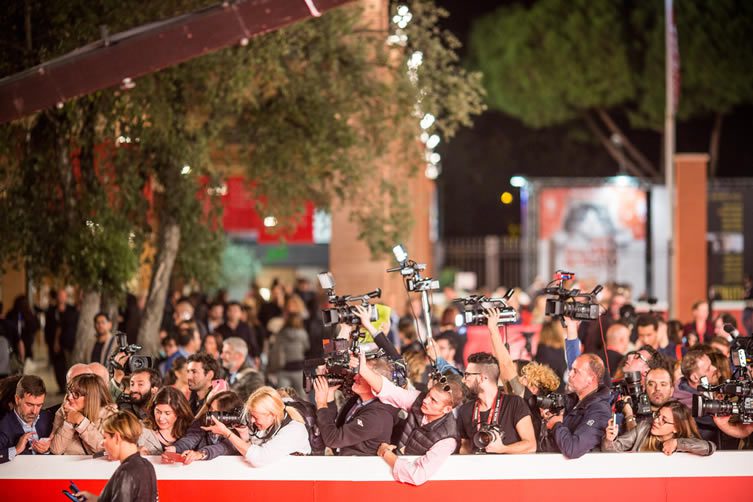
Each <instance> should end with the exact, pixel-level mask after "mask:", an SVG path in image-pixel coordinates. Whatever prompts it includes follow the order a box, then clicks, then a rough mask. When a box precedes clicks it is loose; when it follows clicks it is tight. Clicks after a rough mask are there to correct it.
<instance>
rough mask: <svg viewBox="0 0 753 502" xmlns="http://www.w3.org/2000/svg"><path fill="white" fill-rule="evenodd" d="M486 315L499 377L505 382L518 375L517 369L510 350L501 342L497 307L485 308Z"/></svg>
mask: <svg viewBox="0 0 753 502" xmlns="http://www.w3.org/2000/svg"><path fill="white" fill-rule="evenodd" d="M486 315H487V322H486V325H487V326H488V328H489V335H491V340H492V351H493V352H494V357H496V358H497V362H498V363H499V378H500V380H502V383H507V382H509V381H511V380H512V379H513V378H515V377H517V376H518V370H517V369H516V368H515V362H513V360H512V356H510V352H508V350H507V348H506V347H505V344H504V343H503V342H502V335H501V334H500V332H499V326H498V325H497V323H498V321H499V309H496V308H490V309H486Z"/></svg>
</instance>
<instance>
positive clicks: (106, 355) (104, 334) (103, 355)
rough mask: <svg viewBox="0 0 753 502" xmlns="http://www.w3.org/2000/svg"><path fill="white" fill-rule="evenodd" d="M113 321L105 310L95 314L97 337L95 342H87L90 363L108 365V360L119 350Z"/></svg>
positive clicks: (86, 352)
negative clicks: (113, 334)
mask: <svg viewBox="0 0 753 502" xmlns="http://www.w3.org/2000/svg"><path fill="white" fill-rule="evenodd" d="M110 330H112V322H111V321H110V317H109V316H108V315H107V314H106V313H105V312H100V313H98V314H97V315H95V316H94V331H95V332H96V338H95V339H94V340H93V343H91V342H89V343H88V344H87V348H86V351H85V352H84V354H87V355H88V357H89V360H88V361H86V362H89V363H100V364H103V365H105V366H107V361H108V360H109V359H110V357H111V356H113V355H115V354H116V353H117V351H118V341H117V338H116V337H114V336H112V333H111V332H110Z"/></svg>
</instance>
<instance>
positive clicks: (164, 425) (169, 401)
mask: <svg viewBox="0 0 753 502" xmlns="http://www.w3.org/2000/svg"><path fill="white" fill-rule="evenodd" d="M191 422H193V413H191V406H189V404H188V401H187V400H186V398H185V396H184V395H183V394H182V393H181V392H180V391H179V390H178V389H176V388H174V387H163V388H162V389H161V390H160V391H159V392H157V394H156V395H155V396H154V399H153V400H152V403H151V406H150V407H149V415H148V417H147V418H146V420H145V421H144V426H145V427H144V432H143V433H142V434H141V439H140V440H139V445H141V452H142V453H143V454H144V455H159V454H161V453H162V452H163V451H164V450H165V448H166V447H167V446H171V445H172V444H173V443H175V441H177V440H178V439H180V438H181V437H183V435H184V434H185V433H186V431H188V427H189V426H190V425H191Z"/></svg>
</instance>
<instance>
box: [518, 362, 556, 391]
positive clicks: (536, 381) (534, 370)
mask: <svg viewBox="0 0 753 502" xmlns="http://www.w3.org/2000/svg"><path fill="white" fill-rule="evenodd" d="M520 374H521V376H524V377H526V380H528V384H529V385H535V386H536V387H538V388H539V390H546V391H548V392H555V391H556V390H557V389H559V386H560V377H558V376H557V373H555V372H554V370H553V369H552V368H550V367H549V366H546V365H545V364H541V363H536V362H531V363H528V364H526V365H525V366H523V369H521V370H520Z"/></svg>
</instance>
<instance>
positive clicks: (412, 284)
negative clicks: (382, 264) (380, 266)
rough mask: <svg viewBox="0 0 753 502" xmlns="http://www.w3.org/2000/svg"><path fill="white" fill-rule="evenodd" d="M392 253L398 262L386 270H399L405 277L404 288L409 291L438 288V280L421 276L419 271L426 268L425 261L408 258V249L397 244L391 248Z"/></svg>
mask: <svg viewBox="0 0 753 502" xmlns="http://www.w3.org/2000/svg"><path fill="white" fill-rule="evenodd" d="M392 254H393V255H395V259H396V260H397V262H398V263H399V264H400V266H398V267H393V268H388V269H387V272H388V273H391V272H400V275H402V276H403V277H405V289H407V290H408V292H410V293H416V292H421V291H433V290H436V289H439V281H434V280H432V279H431V277H421V271H422V270H426V264H425V263H416V262H415V261H413V260H411V259H410V258H408V251H406V250H405V248H404V247H403V246H402V244H398V245H396V246H395V247H393V248H392Z"/></svg>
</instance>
